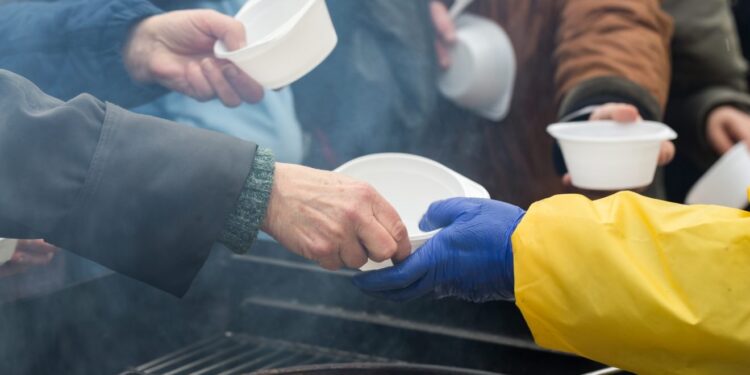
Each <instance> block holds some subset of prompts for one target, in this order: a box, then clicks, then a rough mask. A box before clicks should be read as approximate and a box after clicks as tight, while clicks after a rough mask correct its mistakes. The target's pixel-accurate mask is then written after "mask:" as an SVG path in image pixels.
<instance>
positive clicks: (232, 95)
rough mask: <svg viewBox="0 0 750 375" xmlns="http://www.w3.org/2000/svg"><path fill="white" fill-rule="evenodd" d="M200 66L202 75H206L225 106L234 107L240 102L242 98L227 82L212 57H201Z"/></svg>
mask: <svg viewBox="0 0 750 375" xmlns="http://www.w3.org/2000/svg"><path fill="white" fill-rule="evenodd" d="M201 68H202V69H203V75H205V76H206V78H207V79H208V82H209V83H210V84H211V87H212V88H213V89H214V92H216V95H217V96H218V97H219V99H220V100H221V102H222V103H224V105H225V106H227V107H230V108H234V107H238V106H239V105H240V104H242V99H240V96H239V95H238V94H237V93H236V92H234V88H233V87H232V85H230V84H229V82H227V80H226V78H225V77H224V73H223V72H222V71H221V69H219V67H218V66H217V65H216V62H215V60H214V59H212V58H206V59H203V61H202V62H201Z"/></svg>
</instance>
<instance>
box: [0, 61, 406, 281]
mask: <svg viewBox="0 0 750 375" xmlns="http://www.w3.org/2000/svg"><path fill="white" fill-rule="evenodd" d="M0 97H2V98H3V100H0V181H4V183H3V184H0V207H2V208H3V209H2V210H0V235H1V236H3V237H10V238H44V239H45V240H47V241H48V242H49V243H51V244H54V245H57V246H59V247H63V248H66V249H69V250H72V251H75V252H77V253H79V254H81V255H82V256H85V257H87V258H89V259H92V260H94V261H96V262H98V263H101V264H103V265H105V266H107V267H110V268H112V269H113V270H115V271H118V272H120V273H123V274H125V275H128V276H131V277H134V278H136V279H139V280H141V281H144V282H146V283H149V284H151V285H154V286H156V287H158V288H161V289H163V290H166V291H168V292H171V293H173V294H177V295H181V294H183V293H185V292H186V291H187V289H188V287H189V286H190V283H191V281H192V279H193V278H194V276H195V274H196V273H197V272H198V270H199V269H200V268H201V266H202V265H203V262H204V260H205V259H206V257H207V255H208V252H209V251H210V249H211V246H212V245H213V243H214V242H215V241H217V240H219V241H221V242H223V243H224V244H225V245H227V246H228V247H230V248H231V249H232V250H234V251H238V252H244V251H247V250H248V248H249V247H250V245H251V244H252V242H253V240H254V239H255V235H256V234H257V231H258V228H259V227H260V226H261V225H262V226H263V229H264V230H265V231H266V232H268V233H269V234H270V235H271V236H273V237H274V238H276V239H277V240H279V242H280V243H281V244H283V245H285V246H287V248H289V249H290V250H291V251H294V252H296V253H298V254H300V255H302V256H305V257H307V258H309V259H312V260H315V261H318V262H319V263H320V264H321V265H322V266H323V267H326V268H331V269H335V268H339V267H342V266H348V267H352V268H356V267H360V266H362V265H363V264H365V262H366V261H367V259H368V257H369V258H370V259H373V260H376V261H383V260H386V259H391V258H393V259H396V260H401V259H403V258H405V257H406V256H407V255H408V254H409V252H410V245H409V238H408V235H407V233H406V228H405V227H404V225H403V223H402V222H401V220H400V218H399V217H398V214H397V212H396V210H395V209H393V207H391V206H390V205H389V204H388V202H387V201H386V200H385V199H384V198H383V197H381V196H380V195H379V194H377V193H376V192H375V190H374V189H373V188H372V187H371V186H369V185H367V184H364V183H361V182H358V181H356V180H353V179H351V178H348V177H346V176H342V175H338V174H335V173H332V172H326V171H317V170H314V169H311V168H305V167H301V166H294V165H287V164H277V165H275V164H274V161H273V156H272V155H271V154H270V152H268V151H267V150H264V149H258V151H257V153H256V146H255V145H254V144H252V143H249V142H245V141H242V140H239V139H236V138H233V137H229V136H225V135H222V134H219V133H215V132H211V131H205V130H201V129H195V128H192V127H186V126H180V125H177V124H174V123H171V122H168V121H165V120H160V119H157V118H153V117H148V116H142V115H136V114H133V113H130V112H127V111H125V110H123V109H121V108H119V107H117V106H114V105H112V104H105V103H102V102H100V101H98V100H96V99H95V98H93V97H91V96H89V95H81V96H78V97H76V98H74V99H72V100H70V101H68V102H62V101H60V100H57V99H54V98H52V97H50V96H47V95H45V94H44V93H42V92H41V91H40V90H39V89H38V88H37V87H35V86H34V85H33V84H32V83H31V82H29V81H27V80H25V79H24V78H22V77H19V76H17V75H15V74H12V73H9V72H6V71H2V70H0Z"/></svg>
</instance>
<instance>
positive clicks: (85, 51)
mask: <svg viewBox="0 0 750 375" xmlns="http://www.w3.org/2000/svg"><path fill="white" fill-rule="evenodd" d="M0 3H1V2H0ZM159 13H161V10H160V9H159V8H158V7H156V6H154V5H153V4H152V3H151V2H149V1H146V0H65V1H56V2H37V1H34V2H12V3H8V4H5V5H0V69H6V70H9V71H12V72H14V73H16V74H19V75H21V76H24V77H25V78H27V79H29V80H30V81H32V82H33V83H34V84H36V85H37V86H39V88H41V89H42V90H44V92H45V93H47V94H49V95H51V96H54V97H57V98H60V99H63V100H68V99H71V98H73V97H75V96H77V95H79V94H81V93H89V94H92V95H94V96H95V97H97V98H98V99H100V100H103V101H110V102H113V103H116V104H118V105H120V106H124V107H131V106H135V105H139V104H143V103H147V102H149V101H151V100H153V99H154V98H156V97H157V96H159V95H161V94H163V93H164V90H163V89H161V88H159V87H157V86H155V85H154V86H141V85H138V84H136V83H135V82H133V81H132V80H131V79H130V77H129V75H128V74H127V71H126V70H125V65H124V63H123V59H122V48H123V45H124V44H125V42H126V40H127V37H128V33H129V31H130V28H131V27H132V26H133V25H134V24H135V23H137V22H138V21H140V20H142V19H143V18H146V17H148V16H152V15H155V14H159Z"/></svg>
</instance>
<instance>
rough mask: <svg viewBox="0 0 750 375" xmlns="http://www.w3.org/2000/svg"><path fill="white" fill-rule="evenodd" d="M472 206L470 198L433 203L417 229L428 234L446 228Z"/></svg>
mask: <svg viewBox="0 0 750 375" xmlns="http://www.w3.org/2000/svg"><path fill="white" fill-rule="evenodd" d="M473 205H474V203H473V200H472V199H471V198H451V199H446V200H442V201H438V202H435V203H433V204H431V205H430V208H428V209H427V213H425V214H424V216H422V220H420V221H419V229H421V230H423V231H425V232H429V231H432V230H435V229H440V228H444V227H447V226H448V225H450V224H452V223H453V222H454V221H456V219H457V218H458V217H459V216H461V215H462V214H463V213H465V212H466V211H467V210H468V209H469V208H470V207H472V206H473Z"/></svg>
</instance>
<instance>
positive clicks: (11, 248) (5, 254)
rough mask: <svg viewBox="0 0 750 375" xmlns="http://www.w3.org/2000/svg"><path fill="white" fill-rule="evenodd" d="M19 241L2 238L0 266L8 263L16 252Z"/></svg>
mask: <svg viewBox="0 0 750 375" xmlns="http://www.w3.org/2000/svg"><path fill="white" fill-rule="evenodd" d="M17 244H18V240H13V239H10V238H0V265H2V264H4V263H7V262H8V261H9V260H10V259H11V258H13V254H14V253H15V252H16V245H17Z"/></svg>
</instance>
